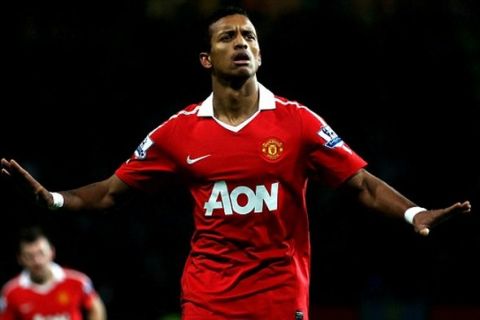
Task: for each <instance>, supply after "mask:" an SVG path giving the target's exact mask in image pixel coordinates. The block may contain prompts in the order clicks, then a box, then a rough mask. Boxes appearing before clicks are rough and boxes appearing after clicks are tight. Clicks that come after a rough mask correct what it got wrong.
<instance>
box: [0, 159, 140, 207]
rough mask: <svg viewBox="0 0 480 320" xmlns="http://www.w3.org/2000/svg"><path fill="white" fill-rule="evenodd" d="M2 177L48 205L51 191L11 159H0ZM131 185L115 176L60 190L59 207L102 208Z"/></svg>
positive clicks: (113, 202) (119, 199)
mask: <svg viewBox="0 0 480 320" xmlns="http://www.w3.org/2000/svg"><path fill="white" fill-rule="evenodd" d="M1 165H2V170H1V174H2V176H3V177H5V178H8V179H11V180H13V182H14V183H15V184H17V185H18V186H20V187H21V188H22V189H23V190H24V191H25V193H26V194H27V196H32V197H33V198H34V199H35V201H36V202H37V204H39V205H40V206H44V207H47V208H48V207H52V205H53V204H54V199H53V196H52V194H51V193H50V192H49V191H48V190H47V189H46V188H45V187H44V186H43V185H42V184H40V183H39V182H38V181H37V180H36V179H35V178H33V177H32V176H31V175H30V173H29V172H28V171H27V170H25V169H24V168H22V166H20V165H19V164H18V163H17V162H16V161H15V160H7V159H2V160H1ZM131 191H132V190H131V188H130V187H129V186H128V185H127V184H125V183H124V182H123V181H121V180H120V179H119V178H118V177H117V176H115V175H112V176H111V177H109V178H107V179H105V180H102V181H99V182H95V183H92V184H89V185H86V186H83V187H80V188H77V189H72V190H68V191H62V192H60V193H61V194H62V196H63V197H64V204H63V206H62V208H64V209H67V210H105V209H109V208H112V207H113V206H115V205H116V204H118V203H119V202H122V201H124V200H125V199H126V198H127V196H128V195H130V194H131V193H132V192H131Z"/></svg>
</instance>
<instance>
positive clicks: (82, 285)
mask: <svg viewBox="0 0 480 320" xmlns="http://www.w3.org/2000/svg"><path fill="white" fill-rule="evenodd" d="M54 256H55V249H54V247H53V246H52V244H51V243H50V241H49V239H48V238H47V237H46V235H45V234H44V233H43V232H42V230H41V229H39V228H37V227H31V228H27V229H24V230H22V232H21V235H20V241H19V247H18V262H19V263H20V265H22V266H23V267H24V270H23V272H22V273H21V274H20V275H19V276H17V277H15V278H13V279H12V280H10V281H9V282H8V283H7V284H5V286H4V287H3V290H2V296H1V298H0V299H1V300H0V320H81V319H83V318H82V314H86V315H87V319H88V320H105V319H106V311H105V307H104V304H103V302H102V300H101V299H100V297H99V296H98V294H97V293H96V292H95V290H94V289H93V286H92V282H91V281H90V279H89V278H88V277H87V276H86V275H85V274H83V273H81V272H78V271H75V270H71V269H66V268H62V267H61V266H59V265H58V264H56V263H54V262H53V259H54Z"/></svg>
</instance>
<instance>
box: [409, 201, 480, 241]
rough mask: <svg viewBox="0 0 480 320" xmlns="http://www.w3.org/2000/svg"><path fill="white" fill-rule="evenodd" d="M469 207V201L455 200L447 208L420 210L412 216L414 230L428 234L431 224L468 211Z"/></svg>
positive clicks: (470, 207)
mask: <svg viewBox="0 0 480 320" xmlns="http://www.w3.org/2000/svg"><path fill="white" fill-rule="evenodd" d="M471 209H472V206H471V204H470V201H465V202H462V203H460V202H457V203H455V204H454V205H452V206H450V207H448V208H443V209H435V210H427V211H422V212H419V213H418V214H417V215H415V217H414V218H413V226H414V228H415V231H416V232H418V233H420V234H421V235H422V236H428V234H429V233H430V229H431V228H432V227H433V226H435V225H437V224H438V223H440V222H442V221H444V220H446V219H448V218H450V217H452V216H454V215H457V214H465V213H469V212H470V211H471Z"/></svg>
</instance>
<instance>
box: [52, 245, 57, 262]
mask: <svg viewBox="0 0 480 320" xmlns="http://www.w3.org/2000/svg"><path fill="white" fill-rule="evenodd" d="M51 249H52V252H51V255H52V260H55V256H56V254H57V251H56V250H55V247H54V246H51Z"/></svg>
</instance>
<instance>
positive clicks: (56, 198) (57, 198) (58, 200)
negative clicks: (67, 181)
mask: <svg viewBox="0 0 480 320" xmlns="http://www.w3.org/2000/svg"><path fill="white" fill-rule="evenodd" d="M50 194H51V195H52V197H53V203H52V205H50V206H49V207H48V209H50V210H56V209H58V208H61V207H63V203H64V201H65V199H64V198H63V196H62V195H61V194H60V193H58V192H50Z"/></svg>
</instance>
